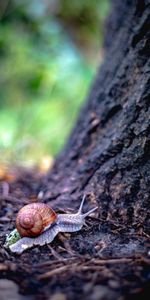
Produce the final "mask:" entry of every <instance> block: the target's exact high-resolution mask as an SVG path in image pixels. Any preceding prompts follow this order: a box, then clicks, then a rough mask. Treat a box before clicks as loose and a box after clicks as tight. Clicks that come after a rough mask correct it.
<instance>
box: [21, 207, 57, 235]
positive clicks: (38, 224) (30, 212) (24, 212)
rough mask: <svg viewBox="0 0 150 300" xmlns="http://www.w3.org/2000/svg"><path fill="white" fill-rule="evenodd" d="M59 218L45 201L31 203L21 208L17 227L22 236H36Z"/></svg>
mask: <svg viewBox="0 0 150 300" xmlns="http://www.w3.org/2000/svg"><path fill="white" fill-rule="evenodd" d="M56 219H57V214H56V213H55V212H54V211H53V209H52V208H51V207H50V206H48V205H47V204H45V203H31V204H27V205H25V206H24V207H22V208H21V209H20V211H19V212H18V214H17V218H16V227H17V230H18V232H19V234H20V235H21V237H35V236H38V235H40V234H41V233H42V232H43V231H45V230H46V229H47V228H49V227H50V226H51V225H52V224H53V223H54V222H55V221H56Z"/></svg>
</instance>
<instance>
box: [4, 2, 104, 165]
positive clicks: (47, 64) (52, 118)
mask: <svg viewBox="0 0 150 300" xmlns="http://www.w3.org/2000/svg"><path fill="white" fill-rule="evenodd" d="M108 10H109V1H108V0H99V1H97V0H93V1H91V0H85V1H81V0H71V1H69V0H45V1H44V0H11V1H10V0H8V1H7V0H3V1H2V0H0V17H1V25H0V65H1V72H0V85H1V87H0V159H1V161H7V162H11V163H16V162H17V164H25V163H28V164H29V163H36V164H39V161H40V160H41V158H42V157H51V156H52V157H53V156H55V155H56V154H57V153H58V151H60V149H61V148H62V146H63V145H64V143H65V140H66V138H67V136H68V134H69V133H70V130H71V128H72V127H73V125H74V122H75V120H76V118H77V113H78V111H79V109H80V106H81V103H82V102H83V100H84V98H85V96H86V94H87V90H88V88H89V85H90V83H91V81H92V79H93V76H94V74H95V70H96V65H98V61H100V48H101V43H102V24H103V21H104V19H105V17H106V15H107V13H108Z"/></svg>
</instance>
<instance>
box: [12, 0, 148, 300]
mask: <svg viewBox="0 0 150 300" xmlns="http://www.w3.org/2000/svg"><path fill="white" fill-rule="evenodd" d="M106 28H107V30H106V34H105V43H104V45H105V60H104V63H103V65H102V66H101V67H100V70H99V71H98V72H97V78H96V80H95V82H94V84H93V86H92V88H91V92H90V95H89V97H88V100H87V102H86V103H85V105H84V107H83V108H82V110H81V112H80V116H79V118H78V120H77V124H76V126H75V128H74V130H73V132H72V134H71V136H70V138H69V140H68V143H67V145H66V146H65V148H64V150H63V151H62V153H61V154H60V155H59V156H58V157H57V158H56V161H55V164H54V166H53V169H52V171H51V172H50V173H49V174H48V175H47V176H46V177H45V178H44V179H43V183H42V185H41V186H40V188H42V189H44V191H45V194H44V200H43V201H45V202H48V203H50V204H51V205H52V206H53V207H54V208H55V209H57V208H58V209H62V210H65V211H66V210H69V209H71V210H73V211H75V210H76V209H77V208H78V206H79V204H80V201H81V197H82V196H83V195H84V194H86V195H87V201H86V203H85V207H84V209H85V211H86V210H87V209H89V207H93V206H94V205H98V210H97V212H96V213H94V215H93V217H91V218H87V219H88V221H89V223H88V227H84V228H83V229H82V230H81V231H80V232H79V233H74V234H71V235H69V236H68V237H67V238H66V239H64V237H62V236H61V237H60V238H61V241H60V240H59V239H57V238H56V239H55V241H54V242H53V243H52V246H53V249H51V251H52V254H53V255H54V257H53V258H51V261H49V257H50V253H49V252H50V250H49V248H48V246H44V247H42V248H40V247H39V248H38V247H36V248H35V249H32V250H30V251H28V252H27V253H25V254H23V256H22V257H23V258H22V262H24V263H25V266H26V265H27V264H28V263H29V260H30V259H31V253H32V263H31V266H32V271H29V269H28V268H27V266H26V267H22V268H23V272H24V274H25V273H26V274H27V275H28V279H26V281H22V282H23V283H19V285H20V287H21V289H22V291H24V292H25V293H29V294H31V293H32V291H33V287H35V290H36V291H34V292H33V294H36V299H53V300H54V299H55V300H57V299H60V300H63V299H76V300H77V299H81V298H82V299H87V300H100V299H102V300H103V299H130V297H132V298H133V296H134V299H136V296H139V295H140V296H141V297H142V296H143V295H145V293H146V291H147V290H148V271H149V258H148V241H149V226H150V223H149V196H150V105H149V103H150V99H149V94H150V92H149V84H150V60H149V48H148V44H149V42H150V34H149V28H150V11H149V1H148V0H145V1H144V0H143V1H140V0H137V1H128V0H124V1H121V0H116V1H114V2H113V8H112V13H111V15H110V17H109V19H108V21H107V24H106ZM40 188H39V190H40ZM62 243H63V244H64V245H65V250H63V249H64V248H62V247H60V245H62ZM55 251H56V252H55ZM60 255H61V256H60ZM19 259H20V258H14V261H15V262H16V261H17V262H18V264H20V262H19ZM38 262H40V263H38ZM35 263H36V266H35ZM19 266H20V265H19ZM37 266H39V267H38V269H37ZM47 266H48V267H47ZM45 268H46V269H45ZM15 272H16V273H15ZM18 272H19V270H18ZM38 273H39V275H38ZM14 274H15V275H14ZM37 275H38V276H37ZM9 276H10V277H8V275H7V278H15V281H17V282H19V281H18V279H17V271H14V273H13V275H9ZM15 276H16V277H15ZM20 276H21V278H22V275H20ZM24 276H25V275H24ZM22 280H23V279H22ZM40 295H43V298H40ZM50 295H53V296H52V298H51V296H50ZM44 297H45V298H44ZM48 297H49V298H48Z"/></svg>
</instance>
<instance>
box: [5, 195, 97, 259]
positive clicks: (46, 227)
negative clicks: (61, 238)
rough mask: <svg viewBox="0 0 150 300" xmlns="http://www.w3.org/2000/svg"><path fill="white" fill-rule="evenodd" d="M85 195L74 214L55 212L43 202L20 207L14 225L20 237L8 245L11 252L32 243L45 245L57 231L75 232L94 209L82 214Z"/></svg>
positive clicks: (20, 251)
mask: <svg viewBox="0 0 150 300" xmlns="http://www.w3.org/2000/svg"><path fill="white" fill-rule="evenodd" d="M84 200H85V195H84V196H83V199H82V201H81V204H80V207H79V210H78V212H77V213H75V214H56V212H55V211H54V210H53V209H52V208H51V207H50V206H48V205H47V204H45V203H31V204H27V205H25V206H24V207H23V208H21V209H20V211H19V212H18V215H17V218H16V227H17V230H18V232H19V234H20V236H21V239H20V240H19V241H17V242H16V243H14V244H12V245H10V246H9V248H10V250H11V251H12V252H15V253H18V254H21V253H22V252H23V251H24V250H26V249H28V248H31V247H33V246H34V245H40V246H42V245H45V244H49V243H51V242H52V241H53V239H54V238H55V236H56V235H57V234H58V233H59V232H76V231H79V230H80V229H81V228H82V227H83V225H84V224H85V218H86V217H87V216H88V215H90V214H91V213H92V212H93V211H95V210H96V209H97V208H98V207H94V208H92V209H91V210H89V211H88V212H86V213H84V214H82V207H83V204H84Z"/></svg>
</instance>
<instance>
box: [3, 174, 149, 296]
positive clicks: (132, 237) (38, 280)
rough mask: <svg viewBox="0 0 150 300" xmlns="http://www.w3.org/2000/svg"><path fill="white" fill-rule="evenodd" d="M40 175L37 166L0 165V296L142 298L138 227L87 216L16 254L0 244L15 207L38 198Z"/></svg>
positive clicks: (143, 262)
mask: <svg viewBox="0 0 150 300" xmlns="http://www.w3.org/2000/svg"><path fill="white" fill-rule="evenodd" d="M42 176H43V175H42V174H40V172H38V171H37V170H32V171H25V170H21V169H19V168H12V169H10V170H5V169H3V168H1V174H0V229H1V230H0V300H4V299H7V300H9V299H11V300H12V299H29V300H30V299H37V300H40V299H49V300H50V299H51V300H67V299H74V300H75V299H76V300H77V299H81V298H82V299H90V300H98V299H119V300H121V299H131V298H132V299H147V298H146V293H147V292H148V291H149V290H150V288H149V279H150V256H149V255H148V247H149V240H150V239H149V236H148V235H147V234H145V233H144V232H143V231H142V229H141V228H140V227H139V230H138V231H137V230H136V231H135V230H134V228H128V231H127V228H124V227H118V226H117V225H116V224H115V221H114V223H112V221H111V222H105V223H104V222H103V221H102V220H99V219H98V218H96V217H95V218H94V217H93V218H92V217H89V218H88V226H87V227H84V228H83V229H82V230H81V231H80V232H78V233H73V234H61V235H59V236H58V237H56V238H55V239H54V241H53V242H52V244H51V245H45V246H43V247H35V248H32V249H30V250H28V251H26V252H24V253H23V254H22V255H21V256H19V255H14V254H12V253H10V251H9V250H7V249H5V248H4V242H5V238H6V234H8V233H9V232H10V231H11V230H13V229H14V227H15V215H16V213H17V211H18V209H19V208H20V207H22V206H23V205H25V204H26V203H30V202H33V201H39V199H38V197H39V196H38V195H39V192H40V186H41V182H42ZM91 231H92V235H91Z"/></svg>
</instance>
